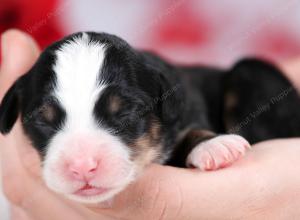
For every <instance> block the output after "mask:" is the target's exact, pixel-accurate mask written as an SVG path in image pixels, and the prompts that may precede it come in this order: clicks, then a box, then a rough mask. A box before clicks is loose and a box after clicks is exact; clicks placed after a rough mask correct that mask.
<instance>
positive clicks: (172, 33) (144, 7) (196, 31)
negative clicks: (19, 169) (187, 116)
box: [0, 0, 300, 220]
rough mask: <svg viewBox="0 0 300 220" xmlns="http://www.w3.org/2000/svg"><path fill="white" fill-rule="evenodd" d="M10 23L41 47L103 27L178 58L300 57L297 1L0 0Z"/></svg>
mask: <svg viewBox="0 0 300 220" xmlns="http://www.w3.org/2000/svg"><path fill="white" fill-rule="evenodd" d="M9 28H19V29H21V30H23V31H25V32H27V33H29V34H30V35H32V36H33V37H34V38H35V39H36V40H37V41H38V43H39V45H40V46H41V48H45V47H46V46H47V45H48V44H50V43H51V42H53V41H55V40H58V39H59V38H61V37H63V36H64V35H67V34H70V33H73V32H77V31H105V32H109V33H112V34H116V35H119V36H121V37H122V38H124V39H126V40H127V41H128V42H129V43H130V44H131V45H133V46H135V47H139V48H141V49H147V50H152V51H155V52H156V53H158V54H160V55H162V56H163V57H165V58H167V59H169V60H170V61H173V62H176V63H182V64H195V63H197V64H209V65H217V66H222V67H228V66H230V65H232V63H233V62H235V61H236V60H237V59H240V58H242V57H246V56H259V57H263V58H267V59H270V60H272V61H275V62H278V61H282V60H285V59H288V58H293V57H295V56H299V55H300V0H263V1H262V0H252V1H241V0H218V1H216V0H215V1H212V0H201V1H200V0H151V1H150V0H106V1H104V0H0V33H2V32H4V31H5V30H7V29H9ZM0 62H1V59H0ZM0 182H1V181H0ZM0 189H1V184H0ZM0 191H1V190H0ZM3 199H4V198H3V196H1V193H0V219H1V220H2V219H4V220H6V219H8V217H7V213H8V208H7V207H6V206H5V205H4V204H5V203H4V202H3Z"/></svg>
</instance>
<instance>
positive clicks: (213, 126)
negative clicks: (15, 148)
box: [0, 32, 300, 203]
mask: <svg viewBox="0 0 300 220" xmlns="http://www.w3.org/2000/svg"><path fill="white" fill-rule="evenodd" d="M299 107H300V102H299V97H298V94H297V92H296V91H295V90H294V89H293V87H292V86H291V84H290V83H289V82H288V80H287V79H285V78H284V76H283V75H282V74H281V73H280V71H279V70H278V69H276V68H275V67H273V66H272V65H270V64H267V63H265V62H262V61H258V60H244V61H241V62H239V63H238V64H237V65H235V67H233V68H232V69H231V70H221V69H217V68H208V67H184V66H175V65H172V64H169V63H168V62H166V61H164V60H162V59H161V58H159V57H158V56H156V55H153V54H151V53H147V52H143V51H138V50H135V49H133V48H132V47H130V46H129V45H128V44H127V43H126V42H125V41H123V40H122V39H120V38H118V37H116V36H113V35H110V34H106V33H92V32H82V33H76V34H73V35H71V36H68V37H66V38H64V39H62V40H61V41H58V42H56V43H54V44H53V45H51V46H49V47H48V48H47V49H46V50H45V51H44V52H43V53H42V54H41V56H40V57H39V59H38V61H37V62H36V63H35V65H34V66H33V67H32V69H31V70H30V71H29V72H28V73H27V74H25V75H24V76H22V77H20V78H19V79H18V80H17V81H16V82H15V84H14V85H13V86H12V87H11V88H10V89H9V91H8V92H7V93H6V95H5V97H4V99H3V101H2V103H1V106H0V131H1V132H2V133H3V134H6V133H8V132H9V131H10V130H11V129H12V127H13V125H14V123H15V122H16V119H17V117H18V115H19V114H20V117H21V121H22V125H23V128H24V131H25V134H26V135H27V136H28V137H29V139H30V140H31V141H32V144H33V146H34V147H35V148H36V149H37V150H38V152H39V153H40V155H41V158H42V162H43V177H44V180H45V182H46V184H47V185H48V187H49V188H51V189H52V190H54V191H56V192H58V193H61V194H63V195H65V196H67V197H69V198H71V199H74V200H76V201H79V202H83V203H96V202H102V201H104V200H107V199H110V198H112V197H113V196H114V195H116V194H117V193H118V192H120V191H122V190H123V189H124V188H125V187H126V186H127V185H128V184H129V183H131V182H132V181H133V180H135V179H136V178H137V177H138V175H139V174H140V173H141V172H142V171H143V169H144V168H145V167H146V166H147V165H148V164H150V163H153V162H155V163H160V164H168V165H173V166H178V167H194V168H198V169H199V170H201V171H205V170H216V169H218V168H221V167H226V166H228V165H230V164H232V163H233V162H234V161H236V160H237V159H239V158H240V157H241V156H242V155H243V154H244V153H245V151H246V149H247V148H249V147H250V145H249V143H248V141H250V143H254V142H257V141H261V140H264V139H269V138H275V137H290V136H298V135H299V132H300V120H299V119H300V114H299V112H300V111H299V110H298V109H299ZM260 109H262V110H260ZM230 133H232V134H230ZM219 134H222V135H219ZM244 138H246V139H248V141H246V139H244Z"/></svg>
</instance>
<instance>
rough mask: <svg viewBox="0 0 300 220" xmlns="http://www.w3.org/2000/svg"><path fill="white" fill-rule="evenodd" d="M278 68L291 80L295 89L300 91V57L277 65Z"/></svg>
mask: <svg viewBox="0 0 300 220" xmlns="http://www.w3.org/2000/svg"><path fill="white" fill-rule="evenodd" d="M279 67H280V68H281V70H282V71H283V72H284V73H285V74H286V76H287V77H288V78H289V79H290V80H291V82H292V83H293V84H294V85H295V87H296V88H297V89H298V90H300V76H299V73H300V57H297V58H294V59H291V60H287V61H285V62H282V63H279Z"/></svg>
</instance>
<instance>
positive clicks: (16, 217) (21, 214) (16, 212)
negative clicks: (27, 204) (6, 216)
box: [10, 206, 33, 220]
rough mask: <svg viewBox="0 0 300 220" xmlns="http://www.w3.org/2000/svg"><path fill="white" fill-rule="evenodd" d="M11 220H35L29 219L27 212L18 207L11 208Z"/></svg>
mask: <svg viewBox="0 0 300 220" xmlns="http://www.w3.org/2000/svg"><path fill="white" fill-rule="evenodd" d="M10 218H11V220H33V219H32V218H29V217H28V215H27V214H26V212H25V211H24V210H23V209H21V208H19V207H16V206H12V207H11V217H10Z"/></svg>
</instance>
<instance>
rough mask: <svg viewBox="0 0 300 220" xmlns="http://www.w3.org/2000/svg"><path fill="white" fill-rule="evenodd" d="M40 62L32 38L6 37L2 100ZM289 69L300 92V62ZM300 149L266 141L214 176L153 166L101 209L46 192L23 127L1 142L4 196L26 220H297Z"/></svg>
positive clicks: (8, 34)
mask: <svg viewBox="0 0 300 220" xmlns="http://www.w3.org/2000/svg"><path fill="white" fill-rule="evenodd" d="M38 55H39V49H38V47H37V46H36V43H35V42H34V41H33V40H32V39H31V38H30V37H29V36H27V35H26V34H24V33H22V32H20V31H17V30H9V31H7V32H5V33H4V34H3V36H2V61H3V62H2V65H1V69H0V100H1V99H2V97H3V95H4V93H5V91H6V90H7V89H8V88H9V86H10V85H11V84H12V83H13V82H14V81H15V79H16V78H17V77H18V76H20V75H21V74H23V73H24V72H26V70H28V69H29V68H30V66H31V65H32V64H33V63H34V61H35V60H36V59H37V57H38ZM282 68H283V69H284V70H285V71H286V72H287V73H288V74H289V75H288V77H290V78H291V79H292V80H293V82H294V83H295V85H296V86H297V87H298V88H300V77H297V72H298V71H299V70H300V60H295V61H290V62H289V63H288V64H287V65H282ZM299 145H300V139H297V138H295V139H284V140H283V139H282V140H271V141H266V142H262V143H259V144H256V145H255V146H253V149H252V150H251V151H249V152H248V153H247V154H246V156H245V157H244V158H243V159H242V160H240V161H238V162H237V163H235V164H234V165H233V166H231V167H228V168H226V169H222V170H218V171H214V172H206V173H200V172H199V171H197V170H192V169H179V168H174V167H168V166H160V165H155V164H153V165H151V166H149V168H148V169H147V170H146V171H145V173H144V175H143V176H141V177H140V178H139V179H138V181H136V182H135V183H134V184H132V185H130V186H129V187H128V188H127V189H126V190H125V191H124V192H122V193H121V194H119V195H118V196H117V197H116V198H115V199H114V200H113V201H111V202H109V203H106V204H102V205H101V206H100V205H98V206H94V207H84V206H81V205H79V204H76V203H73V202H71V201H67V200H65V199H64V198H62V197H60V196H59V195H56V194H54V193H52V192H50V191H49V190H48V189H47V188H46V187H45V186H44V184H43V181H42V180H41V177H40V168H39V167H40V161H39V157H38V155H37V152H35V150H34V149H33V148H32V147H31V146H30V144H29V141H28V140H27V139H26V137H25V136H24V134H23V132H22V129H21V125H20V122H19V121H18V123H16V125H15V127H14V129H13V130H12V132H11V133H10V134H9V135H7V136H5V137H4V136H0V156H1V158H0V161H1V166H2V175H3V188H4V192H5V194H6V196H7V198H8V199H9V201H10V202H11V204H12V205H13V219H18V220H48V219H49V220H53V219H56V220H60V219H62V220H65V219H74V220H86V219H90V220H94V219H95V220H102V219H103V220H106V219H139V220H140V219H145V220H148V219H149V220H153V219H163V220H169V219H170V220H177V219H178V220H182V219H190V220H193V219H195V220H198V219H212V220H213V219H222V220H224V219H251V220H254V219H274V220H276V219H297V218H299V216H300V210H299V208H298V207H299V206H300V176H299V175H298V174H299V172H300V164H299V155H300V148H299ZM49 207H51V208H49ZM25 210H26V211H25Z"/></svg>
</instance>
